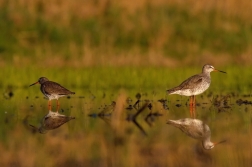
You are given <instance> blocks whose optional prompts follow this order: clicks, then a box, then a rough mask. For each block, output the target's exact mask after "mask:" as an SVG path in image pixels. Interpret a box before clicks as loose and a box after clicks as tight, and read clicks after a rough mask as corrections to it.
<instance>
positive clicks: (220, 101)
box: [212, 95, 231, 112]
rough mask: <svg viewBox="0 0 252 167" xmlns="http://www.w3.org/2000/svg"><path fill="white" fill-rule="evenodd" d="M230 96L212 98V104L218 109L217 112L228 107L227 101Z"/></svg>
mask: <svg viewBox="0 0 252 167" xmlns="http://www.w3.org/2000/svg"><path fill="white" fill-rule="evenodd" d="M230 98H231V96H230V95H226V96H215V97H214V98H213V100H212V103H213V105H214V106H215V107H216V108H217V109H218V112H224V111H225V110H226V109H230V108H231V107H230V105H229V101H230Z"/></svg>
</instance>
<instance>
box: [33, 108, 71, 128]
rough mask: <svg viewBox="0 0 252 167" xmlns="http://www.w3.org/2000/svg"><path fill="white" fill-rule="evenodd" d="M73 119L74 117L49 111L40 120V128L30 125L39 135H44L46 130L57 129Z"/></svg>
mask: <svg viewBox="0 0 252 167" xmlns="http://www.w3.org/2000/svg"><path fill="white" fill-rule="evenodd" d="M72 119H75V117H71V116H66V115H63V114H60V113H58V111H57V112H53V111H49V112H48V114H47V115H45V116H44V117H43V119H42V120H41V125H40V127H38V128H37V127H35V126H33V125H30V126H31V127H33V128H34V129H36V130H38V132H39V133H46V132H47V131H48V130H53V129H57V128H59V127H60V126H61V125H63V124H65V123H67V122H68V121H70V120H72Z"/></svg>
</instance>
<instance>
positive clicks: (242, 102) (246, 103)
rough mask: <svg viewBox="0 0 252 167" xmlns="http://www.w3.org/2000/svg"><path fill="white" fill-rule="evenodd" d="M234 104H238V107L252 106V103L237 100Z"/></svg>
mask: <svg viewBox="0 0 252 167" xmlns="http://www.w3.org/2000/svg"><path fill="white" fill-rule="evenodd" d="M236 104H238V105H239V106H240V105H242V104H245V105H252V101H248V100H242V99H238V100H236Z"/></svg>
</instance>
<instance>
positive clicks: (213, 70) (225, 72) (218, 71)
mask: <svg viewBox="0 0 252 167" xmlns="http://www.w3.org/2000/svg"><path fill="white" fill-rule="evenodd" d="M213 71H216V72H222V73H225V74H226V72H225V71H221V70H217V69H214V70H213Z"/></svg>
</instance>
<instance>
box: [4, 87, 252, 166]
mask: <svg viewBox="0 0 252 167" xmlns="http://www.w3.org/2000/svg"><path fill="white" fill-rule="evenodd" d="M22 91H23V92H22V93H24V90H22ZM25 91H27V90H25ZM34 93H38V90H37V91H36V92H34ZM107 93H111V92H110V91H107ZM112 93H113V92H112ZM95 95H96V94H95ZM127 96H128V95H126V94H125V93H124V92H119V94H117V95H116V96H115V97H114V99H113V100H115V101H116V103H117V105H116V109H115V111H114V112H113V113H112V117H111V124H110V125H108V124H106V123H105V122H103V121H100V120H99V119H98V120H94V119H90V118H89V117H88V116H87V115H88V113H89V112H90V110H94V111H95V110H97V108H98V107H99V106H100V105H101V104H102V103H101V101H103V100H104V99H101V98H99V96H97V98H96V99H95V100H94V101H93V100H91V99H89V98H88V97H86V98H84V99H79V98H74V97H73V98H71V99H66V98H65V99H63V98H62V99H61V100H60V101H61V104H62V108H68V107H69V106H70V105H72V106H73V108H71V110H70V112H69V111H65V112H66V113H64V114H68V115H71V116H75V117H76V120H74V121H72V122H69V123H67V124H65V125H63V126H62V127H60V128H59V129H57V130H53V131H50V132H48V133H46V134H43V135H41V134H33V133H31V131H30V130H29V129H28V128H27V127H26V126H25V124H23V119H24V118H25V116H26V115H30V118H29V119H28V123H30V122H31V121H34V120H37V121H38V120H39V118H42V116H43V115H44V114H45V113H47V110H46V109H47V106H46V103H44V102H43V100H42V99H41V98H40V99H37V100H33V99H32V96H29V97H30V98H29V99H28V100H25V99H22V98H21V95H18V94H17V96H14V97H13V99H11V100H8V101H5V103H7V104H8V105H10V106H13V105H14V106H15V109H14V110H8V107H7V106H1V108H4V109H7V111H8V113H10V112H13V113H15V114H14V115H18V117H16V116H14V117H13V116H11V117H9V120H10V121H9V122H1V124H2V126H1V127H0V129H3V130H4V131H5V133H1V134H2V135H1V140H0V150H1V151H2V152H4V154H3V156H2V159H1V161H0V165H1V166H10V164H18V165H20V166H139V165H140V166H150V165H151V166H152V165H153V166H208V165H209V166H212V165H213V164H214V166H232V164H235V165H234V166H239V165H240V164H245V165H246V166H249V164H250V159H251V155H250V149H251V148H250V147H248V143H249V141H250V138H249V137H248V136H249V135H248V134H250V126H249V125H248V124H247V121H248V117H251V116H250V113H246V112H243V111H238V110H236V109H240V110H241V109H242V108H236V107H233V108H232V109H233V110H231V113H230V112H228V113H226V112H223V113H218V112H217V111H214V110H211V111H209V110H208V107H207V108H205V109H201V107H198V108H197V112H198V114H199V118H200V119H201V118H203V119H204V120H206V121H207V124H208V125H209V126H210V128H211V130H212V140H213V141H219V140H222V139H227V140H228V142H227V143H225V144H220V145H217V146H216V147H215V148H214V149H213V150H211V151H205V150H201V148H202V146H201V145H196V143H197V141H196V140H194V139H191V138H189V137H187V136H186V135H185V134H183V133H182V132H181V131H179V130H177V129H175V128H172V127H170V126H168V125H166V120H167V119H171V118H172V119H176V118H184V117H187V116H188V115H189V111H188V110H187V109H186V107H180V108H174V109H170V110H169V111H163V113H164V116H162V117H159V118H158V119H157V120H155V125H153V127H149V126H148V125H147V124H146V122H145V121H144V114H147V113H142V115H139V117H138V121H139V123H140V124H141V125H142V126H144V127H145V129H146V130H147V131H148V134H149V135H148V137H145V136H143V135H142V134H141V133H140V132H139V131H138V129H137V128H135V127H134V126H133V125H132V124H130V123H128V122H127V121H126V120H125V119H126V110H125V106H126V99H127ZM160 96H162V94H157V97H156V98H155V99H153V100H154V101H156V100H157V99H158V98H159V97H160ZM131 97H132V99H135V97H134V96H131ZM204 97H205V96H204ZM145 98H152V96H151V95H148V96H146V97H145ZM135 100H136V99H135ZM105 101H110V100H108V99H107V98H106V99H105ZM33 102H36V103H35V109H34V110H32V111H31V110H30V109H29V103H33ZM198 102H199V101H198ZM40 105H42V107H39V106H40ZM169 105H174V104H169ZM153 109H154V110H160V108H159V107H157V106H156V107H155V108H153ZM212 112H214V113H215V114H216V116H215V117H212V116H211V113H212ZM7 115H8V114H7ZM202 115H204V116H202ZM5 117H6V116H4V115H1V118H0V120H4V119H5ZM16 118H18V119H16ZM244 119H245V120H244ZM224 120H225V121H224ZM34 122H36V121H34ZM3 125H4V126H3ZM10 126H11V128H10ZM234 134H235V135H234ZM3 138H4V139H3ZM227 156H228V157H227ZM27 157H29V158H27ZM188 159H190V160H188Z"/></svg>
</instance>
